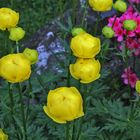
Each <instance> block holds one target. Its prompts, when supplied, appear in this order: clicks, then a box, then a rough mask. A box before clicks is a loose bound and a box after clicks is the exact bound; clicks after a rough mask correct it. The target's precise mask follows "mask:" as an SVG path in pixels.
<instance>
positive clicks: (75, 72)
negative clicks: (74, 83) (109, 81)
mask: <svg viewBox="0 0 140 140" xmlns="http://www.w3.org/2000/svg"><path fill="white" fill-rule="evenodd" d="M100 69H101V65H100V62H99V61H98V60H95V59H81V58H78V59H77V61H76V63H75V64H71V65H70V73H71V75H72V77H74V78H75V79H77V80H80V82H81V83H85V84H87V83H90V82H93V81H95V80H96V79H98V78H99V77H100Z"/></svg>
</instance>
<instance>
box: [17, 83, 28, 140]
mask: <svg viewBox="0 0 140 140" xmlns="http://www.w3.org/2000/svg"><path fill="white" fill-rule="evenodd" d="M18 93H19V98H20V103H21V117H22V123H23V129H24V138H25V140H27V128H26V119H25V112H24V102H23V96H22V91H21V85H20V83H18Z"/></svg>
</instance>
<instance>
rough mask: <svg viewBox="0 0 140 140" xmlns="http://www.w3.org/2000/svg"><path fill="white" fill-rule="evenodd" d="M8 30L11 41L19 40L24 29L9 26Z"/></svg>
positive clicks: (22, 35)
mask: <svg viewBox="0 0 140 140" xmlns="http://www.w3.org/2000/svg"><path fill="white" fill-rule="evenodd" d="M9 31H10V36H9V39H11V40H12V41H19V40H21V39H22V38H23V37H24V35H25V31H24V30H23V29H22V28H21V27H15V28H11V29H10V30H9Z"/></svg>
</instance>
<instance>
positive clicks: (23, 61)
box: [0, 53, 31, 83]
mask: <svg viewBox="0 0 140 140" xmlns="http://www.w3.org/2000/svg"><path fill="white" fill-rule="evenodd" d="M30 74H31V65H30V61H29V60H28V59H27V58H26V56H25V55H24V54H22V53H18V54H9V55H6V56H4V57H2V58H1V59H0V76H1V77H3V78H4V79H6V80H7V81H8V82H11V83H17V82H22V81H24V80H27V79H28V78H29V77H30Z"/></svg>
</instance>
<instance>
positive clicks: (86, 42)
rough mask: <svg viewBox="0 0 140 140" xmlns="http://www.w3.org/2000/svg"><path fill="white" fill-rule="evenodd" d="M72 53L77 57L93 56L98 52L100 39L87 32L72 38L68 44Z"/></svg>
mask: <svg viewBox="0 0 140 140" xmlns="http://www.w3.org/2000/svg"><path fill="white" fill-rule="evenodd" d="M70 47H71V49H72V51H73V54H74V55H75V56H76V57H79V58H93V57H95V56H96V55H97V54H98V53H99V52H100V48H101V46H100V39H99V38H96V37H93V36H92V35H90V34H88V33H83V34H79V35H77V36H75V37H73V38H72V40H71V45H70Z"/></svg>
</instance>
